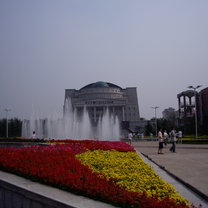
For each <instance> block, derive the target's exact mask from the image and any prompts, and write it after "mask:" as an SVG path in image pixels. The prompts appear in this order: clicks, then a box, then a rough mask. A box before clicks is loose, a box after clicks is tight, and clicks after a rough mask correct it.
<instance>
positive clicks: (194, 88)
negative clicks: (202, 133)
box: [188, 85, 202, 138]
mask: <svg viewBox="0 0 208 208" xmlns="http://www.w3.org/2000/svg"><path fill="white" fill-rule="evenodd" d="M201 86H202V85H197V86H196V87H194V86H188V88H190V89H193V90H194V97H195V133H196V138H197V136H198V134H197V104H196V89H198V88H200V87H201Z"/></svg>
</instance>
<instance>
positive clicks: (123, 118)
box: [122, 106, 125, 121]
mask: <svg viewBox="0 0 208 208" xmlns="http://www.w3.org/2000/svg"><path fill="white" fill-rule="evenodd" d="M122 120H123V121H125V112H124V106H122Z"/></svg>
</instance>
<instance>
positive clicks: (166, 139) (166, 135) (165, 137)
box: [163, 130, 168, 146]
mask: <svg viewBox="0 0 208 208" xmlns="http://www.w3.org/2000/svg"><path fill="white" fill-rule="evenodd" d="M163 139H164V143H165V146H166V145H167V143H168V133H167V132H166V130H165V131H164V133H163Z"/></svg>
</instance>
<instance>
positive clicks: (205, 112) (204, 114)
mask: <svg viewBox="0 0 208 208" xmlns="http://www.w3.org/2000/svg"><path fill="white" fill-rule="evenodd" d="M198 100H199V110H198V115H199V124H200V126H201V128H202V130H203V132H205V133H208V87H207V88H205V89H203V90H201V91H200V92H199V97H198Z"/></svg>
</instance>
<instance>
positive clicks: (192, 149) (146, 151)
mask: <svg viewBox="0 0 208 208" xmlns="http://www.w3.org/2000/svg"><path fill="white" fill-rule="evenodd" d="M132 146H134V148H135V149H136V150H137V151H138V153H141V154H142V155H144V156H145V157H144V159H145V160H146V161H147V162H149V163H151V164H153V163H156V164H157V165H159V166H160V167H162V169H161V168H159V169H160V171H159V174H160V175H165V174H167V173H170V174H172V175H171V178H174V179H179V180H181V182H182V183H181V182H180V181H178V180H176V181H177V183H178V184H183V183H184V184H185V186H184V189H188V190H192V191H193V190H194V191H198V192H199V197H198V195H197V194H194V195H196V196H197V197H198V202H199V203H200V200H201V204H203V207H208V188H207V187H208V177H207V176H208V145H193V144H177V145H176V153H172V152H170V150H169V149H170V147H171V144H167V146H165V148H163V153H164V154H158V153H157V151H158V141H138V142H133V143H132ZM164 173H165V174H164ZM167 175H169V174H167ZM169 176H170V175H169ZM172 176H173V177H172ZM193 193H195V192H193ZM188 197H190V196H188ZM203 198H204V199H205V200H203ZM188 199H189V198H188ZM189 200H190V201H191V202H194V201H195V198H194V197H192V196H191V197H190V199H189Z"/></svg>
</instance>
